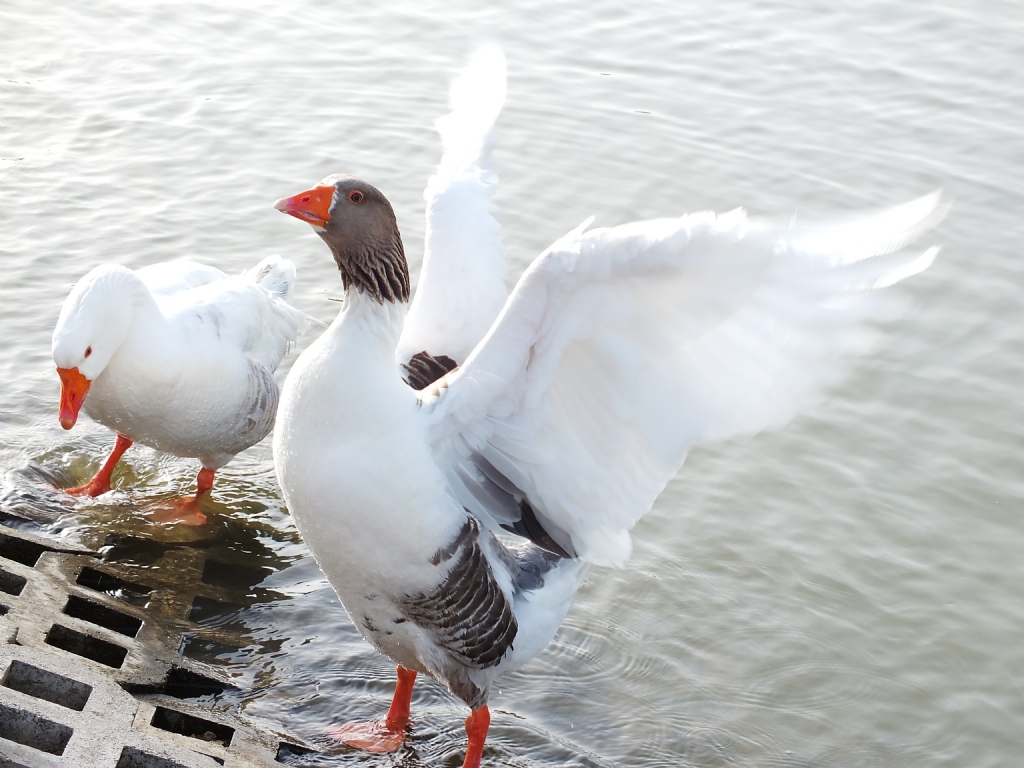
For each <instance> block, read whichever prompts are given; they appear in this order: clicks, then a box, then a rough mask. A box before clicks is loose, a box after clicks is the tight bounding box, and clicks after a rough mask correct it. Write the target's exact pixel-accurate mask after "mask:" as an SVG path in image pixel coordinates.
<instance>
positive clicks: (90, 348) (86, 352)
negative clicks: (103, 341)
mask: <svg viewBox="0 0 1024 768" xmlns="http://www.w3.org/2000/svg"><path fill="white" fill-rule="evenodd" d="M91 354H92V347H86V348H85V356H86V357H88V356H89V355H91Z"/></svg>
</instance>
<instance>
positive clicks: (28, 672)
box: [3, 659, 92, 712]
mask: <svg viewBox="0 0 1024 768" xmlns="http://www.w3.org/2000/svg"><path fill="white" fill-rule="evenodd" d="M3 684H4V685H5V686H6V687H8V688H10V689H11V690H12V691H21V692H22V693H24V694H26V695H28V696H33V697H35V698H37V699H43V700H44V701H52V702H53V703H54V704H59V705H60V706H62V707H67V708H68V709H74V710H76V711H77V712H81V711H82V710H83V709H85V705H86V702H88V701H89V694H91V693H92V686H91V685H86V684H85V683H80V682H79V681H78V680H72V679H71V678H70V677H64V676H63V675H58V674H57V673H56V672H50V671H48V670H45V669H40V668H39V667H34V666H32V665H31V664H26V663H25V662H23V661H19V660H18V659H15V660H14V661H12V662H11V666H10V668H9V669H8V670H7V677H6V678H5V679H4V683H3Z"/></svg>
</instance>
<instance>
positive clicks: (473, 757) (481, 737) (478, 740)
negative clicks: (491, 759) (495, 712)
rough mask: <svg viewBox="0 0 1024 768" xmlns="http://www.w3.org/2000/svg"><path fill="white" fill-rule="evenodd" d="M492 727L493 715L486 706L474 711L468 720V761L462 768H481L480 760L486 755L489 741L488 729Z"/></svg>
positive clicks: (465, 761) (464, 762)
mask: <svg viewBox="0 0 1024 768" xmlns="http://www.w3.org/2000/svg"><path fill="white" fill-rule="evenodd" d="M490 725H491V713H490V711H489V710H488V709H487V705H486V704H484V706H482V707H480V709H474V710H473V711H472V712H471V713H470V715H469V717H467V718H466V735H467V736H468V737H469V746H467V747H466V759H465V760H464V761H463V762H462V768H480V758H481V756H483V753H484V741H486V739H487V729H488V728H489V727H490Z"/></svg>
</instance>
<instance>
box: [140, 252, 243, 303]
mask: <svg viewBox="0 0 1024 768" xmlns="http://www.w3.org/2000/svg"><path fill="white" fill-rule="evenodd" d="M135 274H136V276H137V277H138V278H139V279H140V280H142V282H143V283H145V284H146V287H147V288H149V291H150V293H152V294H153V295H154V296H172V295H174V294H175V293H179V292H181V291H187V290H190V289H192V288H198V287H199V286H200V285H207V284H208V283H214V282H217V281H218V280H225V279H227V275H226V274H224V273H223V272H221V271H220V270H219V269H217V268H216V267H208V266H206V265H205V264H200V263H199V262H196V261H189V260H188V259H176V260H175V261H163V262H160V263H159V264H150V265H149V266H148V267H142V268H141V269H137V270H135Z"/></svg>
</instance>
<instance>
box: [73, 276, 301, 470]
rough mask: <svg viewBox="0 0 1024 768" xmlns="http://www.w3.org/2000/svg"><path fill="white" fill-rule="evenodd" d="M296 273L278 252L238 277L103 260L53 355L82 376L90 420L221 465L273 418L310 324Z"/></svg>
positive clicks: (77, 295) (77, 294)
mask: <svg viewBox="0 0 1024 768" xmlns="http://www.w3.org/2000/svg"><path fill="white" fill-rule="evenodd" d="M294 281H295V267H294V265H293V264H292V263H291V262H290V261H287V260H285V259H281V258H278V257H269V258H266V259H264V260H263V261H261V262H260V263H259V264H258V265H256V266H255V267H253V268H252V269H250V270H248V271H247V272H245V273H243V274H242V275H239V276H235V277H229V276H227V275H225V274H224V273H223V272H221V271H220V270H218V269H215V268H214V267H209V266H205V265H202V264H197V263H195V262H191V261H185V260H182V261H172V262H166V263H161V264H154V265H152V266H148V267H144V268H142V269H139V270H136V271H132V270H130V269H128V268H126V267H122V266H119V265H114V264H104V265H101V266H99V267H96V268H95V269H93V270H92V271H91V272H89V273H88V274H87V275H86V276H85V277H83V278H82V280H80V281H79V282H78V284H77V285H76V286H75V287H74V289H73V290H72V291H71V293H70V295H69V296H68V298H67V300H66V301H65V302H64V306H63V308H62V309H61V314H60V318H59V319H58V321H57V327H56V329H55V330H54V334H53V359H54V362H55V363H56V365H57V368H58V369H59V370H63V371H70V370H73V369H74V370H76V371H77V373H78V374H80V376H81V377H84V381H85V382H87V383H86V384H85V386H86V387H87V394H86V395H85V399H84V404H81V405H82V407H83V408H84V410H85V412H86V413H87V414H89V416H91V417H92V418H93V419H95V420H96V421H98V422H99V423H101V424H103V425H104V426H106V427H109V428H110V429H112V430H114V431H115V432H117V433H118V434H120V435H123V436H124V437H126V438H128V439H129V440H131V441H133V442H140V443H143V444H144V445H148V446H151V447H153V448H156V449H158V450H161V451H166V452H168V453H172V454H175V455H178V456H185V457H195V458H198V459H199V460H200V461H201V462H202V465H203V467H204V468H206V469H208V470H215V469H217V468H219V467H221V466H223V465H224V464H226V463H227V462H228V461H229V460H230V459H231V458H232V456H234V455H235V454H236V453H238V452H239V451H241V450H244V449H245V448H248V447H249V446H250V445H253V444H255V443H257V442H258V441H260V440H262V439H263V438H264V437H265V436H266V435H267V434H268V433H269V431H270V429H271V427H272V426H273V421H274V416H275V414H276V408H277V402H278V387H277V384H276V382H275V381H274V378H273V372H274V370H275V369H276V368H277V366H278V364H279V363H280V361H281V358H282V357H283V356H284V354H285V353H286V352H287V350H288V348H289V346H290V345H291V344H292V343H293V342H294V341H295V340H296V338H297V336H298V334H299V332H300V331H301V329H302V328H304V327H305V326H306V324H307V322H308V320H309V318H308V316H307V315H305V314H304V313H302V312H300V311H299V310H297V309H295V308H293V307H292V306H290V305H289V304H288V295H289V293H290V291H291V288H292V285H293V284H294ZM62 378H63V376H62ZM63 411H64V404H63V402H62V418H63ZM76 415H77V413H76ZM71 423H73V418H72V419H71Z"/></svg>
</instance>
